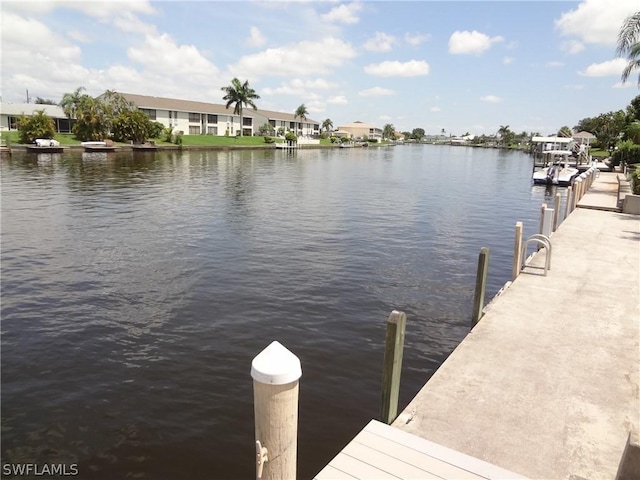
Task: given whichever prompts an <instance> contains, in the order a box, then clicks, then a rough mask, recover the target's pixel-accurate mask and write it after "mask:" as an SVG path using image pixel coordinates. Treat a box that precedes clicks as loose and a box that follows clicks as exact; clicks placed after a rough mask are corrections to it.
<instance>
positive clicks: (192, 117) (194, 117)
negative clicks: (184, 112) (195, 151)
mask: <svg viewBox="0 0 640 480" xmlns="http://www.w3.org/2000/svg"><path fill="white" fill-rule="evenodd" d="M189 121H190V122H191V123H196V122H200V114H199V113H191V112H189ZM189 129H191V127H189Z"/></svg>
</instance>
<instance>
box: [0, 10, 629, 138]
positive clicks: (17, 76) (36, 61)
mask: <svg viewBox="0 0 640 480" xmlns="http://www.w3.org/2000/svg"><path fill="white" fill-rule="evenodd" d="M0 9H1V14H2V18H1V27H2V29H1V33H0V36H1V41H2V43H1V44H0V48H1V49H2V50H1V53H2V56H1V63H2V65H1V66H2V70H1V83H0V86H1V92H0V94H1V96H2V101H3V102H10V103H20V102H25V100H26V90H27V89H28V90H29V95H30V97H31V98H32V99H34V98H35V97H37V96H39V97H43V98H50V99H53V100H56V101H59V100H60V98H61V97H62V95H63V94H64V93H65V92H70V91H73V90H74V89H75V88H77V87H79V86H83V87H85V88H86V90H87V93H89V94H91V95H97V94H100V93H102V92H103V91H104V90H106V89H111V90H116V91H119V92H127V93H137V94H143V95H156V96H166V97H173V98H181V99H188V100H198V101H207V102H213V103H223V102H222V95H223V93H222V92H221V91H220V87H222V86H224V85H228V84H229V82H230V80H231V79H232V78H233V77H236V76H237V77H238V78H240V79H241V80H249V82H250V84H251V86H252V87H253V88H254V89H255V90H256V92H257V93H258V94H259V95H260V96H261V98H260V100H258V102H257V104H258V106H259V107H260V108H264V109H268V110H278V111H285V112H291V113H292V112H293V111H294V110H295V109H296V107H298V106H299V105H300V104H302V103H304V104H305V105H306V107H307V109H308V111H309V117H310V118H312V119H314V120H317V121H320V122H321V121H322V120H324V119H325V118H330V119H331V120H332V121H333V124H334V126H336V127H337V126H339V125H341V124H345V123H349V122H352V121H355V120H361V121H364V122H367V123H372V124H375V125H378V126H380V127H382V126H383V125H384V124H387V123H391V124H393V125H394V126H395V127H396V129H397V130H399V131H405V130H409V131H410V130H412V129H414V128H417V127H420V128H424V129H425V130H426V132H427V133H433V134H435V133H440V132H441V130H442V129H445V131H446V133H447V134H449V133H452V134H454V135H460V134H464V133H466V132H470V133H472V134H483V133H484V134H492V133H495V132H496V131H497V130H498V128H499V127H500V126H501V125H509V126H510V128H511V129H512V130H514V131H517V132H521V131H523V130H525V131H528V132H540V133H543V134H547V133H551V132H554V131H557V130H558V129H559V128H560V127H562V126H563V125H568V126H570V127H573V126H574V125H575V124H576V123H577V122H578V121H579V120H580V119H582V118H584V117H591V116H596V115H598V114H600V113H605V112H608V111H611V110H618V109H623V108H625V107H626V106H627V105H628V104H629V102H630V100H631V99H632V98H633V97H635V96H636V95H638V93H639V91H638V88H637V73H636V74H635V75H634V76H633V77H632V79H631V81H629V82H627V84H626V85H621V84H620V73H621V72H622V69H623V68H624V65H625V62H624V60H623V59H616V58H615V44H616V38H617V32H618V30H619V28H620V25H621V24H622V21H623V20H624V18H625V17H626V16H628V15H629V14H631V13H633V12H634V11H636V10H637V9H638V3H637V0H615V1H614V0H585V1H583V2H560V1H529V2H526V1H497V2H487V1H471V2H462V1H440V2H434V1H410V2H402V1H364V2H363V1H354V2H340V1H327V2H318V1H313V2H311V1H286V2H281V1H235V2H212V1H191V2H188V1H187V2H183V1H181V2H177V1H158V2H153V1H135V0H133V1H132V0H129V1H118V0H111V1H109V2H96V1H53V0H51V1H42V2H37V1H29V0H20V1H6V0H3V1H2V2H1V3H0Z"/></svg>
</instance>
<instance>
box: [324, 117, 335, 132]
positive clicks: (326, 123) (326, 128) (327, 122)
mask: <svg viewBox="0 0 640 480" xmlns="http://www.w3.org/2000/svg"><path fill="white" fill-rule="evenodd" d="M332 128H333V122H332V121H331V119H330V118H327V119H325V120H324V121H323V122H322V130H324V132H325V133H326V132H328V131H329V130H331V129H332Z"/></svg>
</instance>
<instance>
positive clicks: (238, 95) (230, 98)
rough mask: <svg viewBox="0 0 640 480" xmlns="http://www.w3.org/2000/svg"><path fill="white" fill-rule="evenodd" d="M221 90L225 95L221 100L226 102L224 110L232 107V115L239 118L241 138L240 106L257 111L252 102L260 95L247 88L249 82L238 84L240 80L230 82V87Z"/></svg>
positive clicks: (235, 79)
mask: <svg viewBox="0 0 640 480" xmlns="http://www.w3.org/2000/svg"><path fill="white" fill-rule="evenodd" d="M221 90H222V91H223V92H225V93H226V95H225V96H224V97H222V99H223V100H226V102H227V105H226V108H229V107H230V106H231V105H234V107H233V113H235V114H236V115H239V116H240V136H242V127H243V121H242V106H243V105H244V106H245V107H246V106H250V107H252V108H253V109H254V110H257V109H258V107H256V104H255V103H254V102H253V101H254V100H258V99H259V98H260V95H258V94H257V93H256V91H255V90H254V89H253V88H251V87H250V86H249V80H245V81H244V83H240V80H238V79H237V78H234V79H233V80H231V85H229V86H227V87H222V88H221Z"/></svg>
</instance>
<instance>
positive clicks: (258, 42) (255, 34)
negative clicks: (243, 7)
mask: <svg viewBox="0 0 640 480" xmlns="http://www.w3.org/2000/svg"><path fill="white" fill-rule="evenodd" d="M245 43H246V44H247V45H249V46H250V47H261V46H262V45H264V44H265V43H267V39H266V37H265V36H264V35H263V34H262V32H261V31H260V29H259V28H258V27H251V30H250V33H249V38H247V39H246V40H245Z"/></svg>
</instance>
